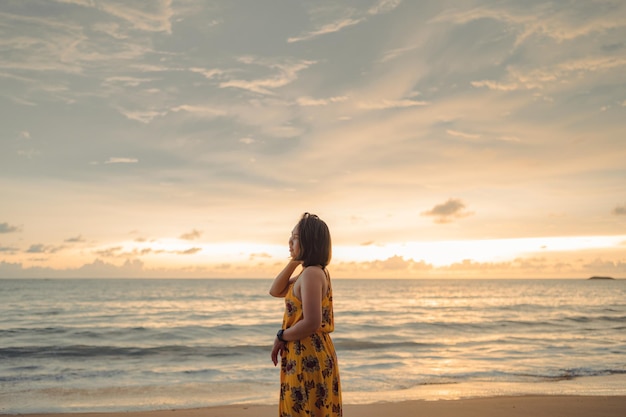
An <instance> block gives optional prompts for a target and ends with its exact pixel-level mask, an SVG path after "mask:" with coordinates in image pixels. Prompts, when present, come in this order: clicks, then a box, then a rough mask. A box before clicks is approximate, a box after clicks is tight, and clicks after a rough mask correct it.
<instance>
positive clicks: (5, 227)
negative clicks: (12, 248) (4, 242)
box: [0, 223, 21, 233]
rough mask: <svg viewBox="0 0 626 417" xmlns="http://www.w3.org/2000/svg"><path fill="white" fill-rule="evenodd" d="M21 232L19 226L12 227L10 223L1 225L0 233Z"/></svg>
mask: <svg viewBox="0 0 626 417" xmlns="http://www.w3.org/2000/svg"><path fill="white" fill-rule="evenodd" d="M20 230H21V228H20V227H18V226H13V225H10V224H9V223H0V233H15V232H19V231H20Z"/></svg>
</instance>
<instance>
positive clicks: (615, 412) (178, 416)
mask: <svg viewBox="0 0 626 417" xmlns="http://www.w3.org/2000/svg"><path fill="white" fill-rule="evenodd" d="M277 410H278V408H277V406H272V405H228V406H219V407H207V408H194V409H180V410H159V411H139V412H127V413H71V414H70V413H64V414H25V415H23V416H25V417H82V416H85V417H274V416H276V414H277ZM624 412H626V396H610V397H605V396H514V397H488V398H473V399H465V400H444V401H402V402H383V403H376V404H361V405H346V406H345V407H344V417H379V416H394V417H409V416H429V417H475V416H476V417H478V416H480V417H518V416H519V417H522V416H524V417H526V416H532V417H560V416H566V417H587V416H593V417H621V416H623V415H624Z"/></svg>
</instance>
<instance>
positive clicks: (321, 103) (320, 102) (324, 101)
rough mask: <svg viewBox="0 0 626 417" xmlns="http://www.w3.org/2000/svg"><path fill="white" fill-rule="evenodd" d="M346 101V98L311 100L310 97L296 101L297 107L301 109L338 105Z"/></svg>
mask: <svg viewBox="0 0 626 417" xmlns="http://www.w3.org/2000/svg"><path fill="white" fill-rule="evenodd" d="M347 99H348V97H347V96H336V97H330V98H327V99H325V98H318V99H316V98H312V97H300V98H298V99H297V100H296V102H297V103H298V105H299V106H302V107H315V106H327V105H329V104H332V103H340V102H342V101H346V100H347Z"/></svg>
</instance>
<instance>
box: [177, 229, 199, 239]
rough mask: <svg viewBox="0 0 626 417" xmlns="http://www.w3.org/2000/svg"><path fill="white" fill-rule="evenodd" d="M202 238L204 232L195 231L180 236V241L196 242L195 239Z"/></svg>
mask: <svg viewBox="0 0 626 417" xmlns="http://www.w3.org/2000/svg"><path fill="white" fill-rule="evenodd" d="M201 236H202V231H200V230H196V229H193V230H192V231H191V232H188V233H183V234H182V235H180V237H179V239H183V240H194V239H198V238H200V237H201Z"/></svg>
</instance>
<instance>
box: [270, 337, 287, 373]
mask: <svg viewBox="0 0 626 417" xmlns="http://www.w3.org/2000/svg"><path fill="white" fill-rule="evenodd" d="M284 350H285V343H284V342H281V341H280V340H278V337H276V338H274V347H273V348H272V362H274V366H276V365H278V358H279V357H280V356H282V353H283V351H284Z"/></svg>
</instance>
